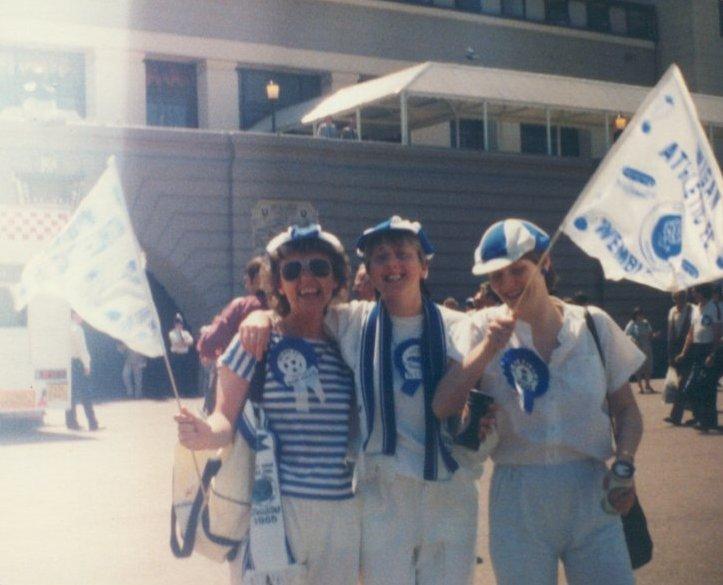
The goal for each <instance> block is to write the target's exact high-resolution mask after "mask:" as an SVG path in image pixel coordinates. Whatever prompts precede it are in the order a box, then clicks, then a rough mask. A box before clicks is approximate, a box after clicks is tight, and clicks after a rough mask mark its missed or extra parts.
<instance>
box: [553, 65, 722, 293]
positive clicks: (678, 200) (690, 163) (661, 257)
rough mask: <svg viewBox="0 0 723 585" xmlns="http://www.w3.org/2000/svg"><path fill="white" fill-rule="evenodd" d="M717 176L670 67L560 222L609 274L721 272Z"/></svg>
mask: <svg viewBox="0 0 723 585" xmlns="http://www.w3.org/2000/svg"><path fill="white" fill-rule="evenodd" d="M721 192H723V180H722V179H721V171H720V167H719V166H718V163H717V161H716V158H715V154H714V153H713V150H712V149H711V147H710V144H709V143H708V140H707V138H706V135H705V132H704V131H703V128H702V127H701V125H700V122H699V121H698V115H697V113H696V109H695V105H694V104H693V101H692V99H691V97H690V94H689V93H688V90H687V88H686V86H685V81H684V80H683V76H682V75H681V73H680V70H679V69H678V67H677V66H676V65H672V66H671V67H670V68H669V69H668V71H667V72H666V74H665V75H664V76H663V78H662V79H661V80H660V82H659V83H658V85H656V86H655V88H653V90H652V91H651V92H650V93H649V94H648V96H647V97H646V99H645V101H644V102H643V104H642V105H641V106H640V108H639V109H638V111H637V113H636V114H635V116H634V117H633V119H632V120H631V121H630V124H629V126H628V128H627V129H626V130H625V132H624V133H623V135H622V136H621V137H620V139H619V140H618V141H617V143H616V144H615V145H614V146H613V148H612V149H611V150H610V152H609V153H608V154H607V156H606V157H605V159H604V160H603V161H602V163H600V166H599V167H598V169H597V171H596V172H595V174H594V175H593V176H592V178H591V179H590V181H588V184H587V185H586V186H585V189H584V190H583V192H582V193H581V194H580V197H579V198H578V200H577V201H576V202H575V205H574V206H573V208H572V209H571V210H570V212H569V213H568V214H567V216H566V217H565V220H564V221H563V231H564V232H565V233H566V234H567V235H568V236H570V238H571V239H572V241H573V242H575V243H576V244H577V245H578V246H580V247H581V248H582V249H583V250H584V251H585V252H586V253H587V254H589V255H590V256H594V257H595V258H598V259H599V260H600V263H601V264H602V267H603V270H604V271H605V276H606V277H607V278H609V279H612V280H621V279H623V278H625V279H628V280H632V281H635V282H639V283H641V284H646V285H648V286H652V287H654V288H657V289H660V290H665V291H674V290H680V289H684V288H688V287H690V286H692V285H694V284H697V283H701V282H708V281H712V280H716V279H719V278H721V277H723V209H722V208H721V205H722V204H721Z"/></svg>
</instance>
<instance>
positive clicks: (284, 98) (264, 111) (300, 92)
mask: <svg viewBox="0 0 723 585" xmlns="http://www.w3.org/2000/svg"><path fill="white" fill-rule="evenodd" d="M238 73H239V91H240V94H241V96H240V99H239V107H240V109H241V128H242V129H244V130H245V129H247V128H251V127H252V126H253V125H254V124H256V123H257V122H259V121H260V120H263V119H264V118H265V117H266V116H268V115H270V113H271V105H270V104H269V100H268V99H267V98H266V85H267V84H268V83H269V80H271V79H273V80H274V81H275V82H276V83H278V84H279V99H278V101H277V103H276V106H275V107H276V109H277V110H278V109H281V108H286V107H288V106H293V105H294V104H298V103H301V102H305V101H306V100H310V99H313V98H315V97H319V96H320V95H321V75H306V74H297V73H282V72H280V71H267V70H262V69H239V72H238Z"/></svg>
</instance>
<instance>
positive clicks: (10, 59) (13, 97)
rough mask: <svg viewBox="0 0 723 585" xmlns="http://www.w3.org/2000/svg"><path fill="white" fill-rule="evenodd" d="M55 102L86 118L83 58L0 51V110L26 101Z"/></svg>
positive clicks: (81, 56)
mask: <svg viewBox="0 0 723 585" xmlns="http://www.w3.org/2000/svg"><path fill="white" fill-rule="evenodd" d="M31 98H33V99H35V100H39V101H45V102H49V103H55V105H56V106H57V108H58V109H60V110H70V111H75V112H77V113H78V115H79V116H81V117H84V116H85V57H84V56H83V55H82V54H79V53H54V52H48V51H31V50H27V49H0V110H3V109H4V108H7V107H20V106H22V105H23V103H25V102H26V100H28V99H31Z"/></svg>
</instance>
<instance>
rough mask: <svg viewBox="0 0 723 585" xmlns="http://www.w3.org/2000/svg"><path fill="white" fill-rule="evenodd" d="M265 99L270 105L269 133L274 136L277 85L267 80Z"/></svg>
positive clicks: (277, 98) (277, 97)
mask: <svg viewBox="0 0 723 585" xmlns="http://www.w3.org/2000/svg"><path fill="white" fill-rule="evenodd" d="M266 99H267V100H269V103H270V104H271V132H273V133H274V134H276V102H277V101H278V100H279V84H278V83H276V82H275V81H274V80H273V79H269V82H268V83H267V84H266Z"/></svg>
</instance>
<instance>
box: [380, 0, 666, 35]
mask: <svg viewBox="0 0 723 585" xmlns="http://www.w3.org/2000/svg"><path fill="white" fill-rule="evenodd" d="M383 1H385V2H395V3H398V4H413V5H418V6H428V7H432V8H439V9H440V10H455V11H458V12H467V13H473V14H484V15H488V16H496V17H499V18H509V19H515V20H525V21H528V22H536V23H539V24H547V25H551V26H562V27H566V28H573V29H578V30H589V31H593V32H600V33H605V34H611V35H617V36H623V37H630V38H636V39H645V40H649V41H657V40H658V35H657V26H656V13H655V7H654V6H649V5H646V4H638V3H635V2H617V1H609V0H383Z"/></svg>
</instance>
